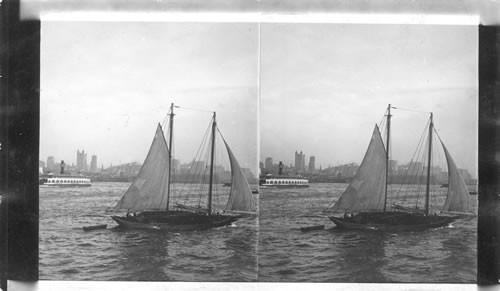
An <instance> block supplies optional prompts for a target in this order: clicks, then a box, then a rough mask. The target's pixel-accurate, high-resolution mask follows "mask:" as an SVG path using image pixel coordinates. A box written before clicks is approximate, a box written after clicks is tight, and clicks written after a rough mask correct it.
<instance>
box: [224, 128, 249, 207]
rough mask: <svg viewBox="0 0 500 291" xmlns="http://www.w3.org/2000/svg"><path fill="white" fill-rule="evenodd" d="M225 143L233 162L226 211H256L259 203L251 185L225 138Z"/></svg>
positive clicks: (231, 162)
mask: <svg viewBox="0 0 500 291" xmlns="http://www.w3.org/2000/svg"><path fill="white" fill-rule="evenodd" d="M223 140H224V138H223ZM224 144H225V145H226V149H227V153H228V155H229V161H230V164H231V191H230V193H229V199H228V201H227V204H226V207H225V211H240V212H256V211H257V203H256V199H255V197H254V195H253V194H252V190H251V189H250V185H249V184H248V181H247V179H246V178H245V176H244V174H243V172H242V171H241V168H240V165H239V163H238V161H237V160H236V157H235V156H234V154H233V152H232V151H231V149H230V148H229V145H228V144H227V142H226V141H225V140H224Z"/></svg>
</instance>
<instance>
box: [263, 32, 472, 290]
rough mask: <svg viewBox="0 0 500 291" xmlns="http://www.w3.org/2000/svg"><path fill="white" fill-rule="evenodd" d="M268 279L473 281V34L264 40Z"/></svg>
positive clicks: (280, 35) (277, 35)
mask: <svg viewBox="0 0 500 291" xmlns="http://www.w3.org/2000/svg"><path fill="white" fill-rule="evenodd" d="M260 94H261V98H260V102H261V103H260V137H261V144H260V157H259V158H260V174H261V175H260V181H259V184H260V193H259V197H260V198H259V201H260V202H259V203H260V207H259V209H260V217H259V230H260V231H259V251H258V252H259V263H258V264H259V281H268V282H401V283H403V282H419V283H424V282H436V283H475V282H476V278H477V259H476V258H477V213H478V211H477V196H478V195H477V193H478V192H477V191H478V189H477V181H478V174H477V173H478V170H477V156H478V145H477V140H478V28H477V26H467V25H399V24H398V25H392V24H391V25H389V24H388V25H385V24H378V25H374V24H366V25H365V24H304V23H283V24H280V23H267V24H262V25H261V30H260Z"/></svg>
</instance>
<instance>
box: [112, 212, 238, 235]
mask: <svg viewBox="0 0 500 291" xmlns="http://www.w3.org/2000/svg"><path fill="white" fill-rule="evenodd" d="M239 217H240V216H230V215H206V214H204V213H193V212H188V211H171V212H169V213H166V212H165V213H158V212H157V213H147V212H146V213H144V212H143V213H140V214H139V215H137V216H136V217H134V216H121V217H120V216H111V218H112V219H113V220H114V221H116V223H118V225H119V227H121V228H126V229H154V230H163V231H185V230H188V231H189V230H204V229H210V228H214V227H221V226H225V225H229V224H231V223H233V222H234V221H236V220H238V218H239Z"/></svg>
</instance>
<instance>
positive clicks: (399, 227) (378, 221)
mask: <svg viewBox="0 0 500 291" xmlns="http://www.w3.org/2000/svg"><path fill="white" fill-rule="evenodd" d="M329 218H330V220H331V221H333V222H334V223H335V224H336V225H337V227H339V228H345V229H357V230H376V231H383V232H407V231H422V230H426V229H431V228H437V227H443V226H447V225H448V224H450V223H451V222H453V221H454V220H455V219H457V216H437V215H430V216H424V215H421V214H414V213H405V212H385V213H384V212H380V213H359V214H357V215H354V216H353V217H350V218H345V217H344V218H341V217H334V216H331V217H329Z"/></svg>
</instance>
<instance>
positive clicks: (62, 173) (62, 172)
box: [61, 161, 64, 175]
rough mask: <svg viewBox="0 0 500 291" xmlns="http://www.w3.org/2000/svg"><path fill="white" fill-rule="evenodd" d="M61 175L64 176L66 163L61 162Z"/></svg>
mask: <svg viewBox="0 0 500 291" xmlns="http://www.w3.org/2000/svg"><path fill="white" fill-rule="evenodd" d="M61 175H64V161H61Z"/></svg>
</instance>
